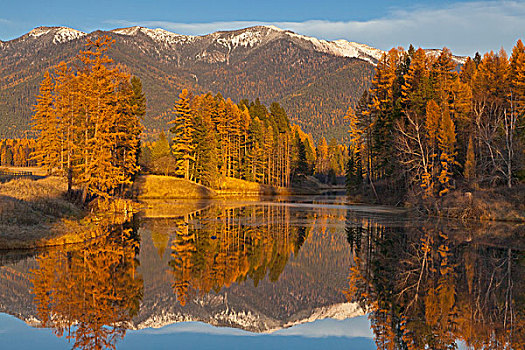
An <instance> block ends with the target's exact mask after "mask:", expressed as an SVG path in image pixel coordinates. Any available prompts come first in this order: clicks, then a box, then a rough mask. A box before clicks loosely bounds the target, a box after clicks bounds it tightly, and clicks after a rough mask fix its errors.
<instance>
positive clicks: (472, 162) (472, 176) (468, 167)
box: [463, 135, 476, 183]
mask: <svg viewBox="0 0 525 350" xmlns="http://www.w3.org/2000/svg"><path fill="white" fill-rule="evenodd" d="M463 175H464V176H465V179H466V180H467V181H468V182H469V183H473V182H474V181H475V180H476V156H475V154H474V142H473V140H472V135H471V136H470V137H469V140H468V148H467V160H466V162H465V166H464V172H463Z"/></svg>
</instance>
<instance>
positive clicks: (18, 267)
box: [0, 205, 361, 348]
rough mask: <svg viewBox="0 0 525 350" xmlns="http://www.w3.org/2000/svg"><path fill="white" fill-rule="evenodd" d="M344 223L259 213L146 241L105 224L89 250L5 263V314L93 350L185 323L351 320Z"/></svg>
mask: <svg viewBox="0 0 525 350" xmlns="http://www.w3.org/2000/svg"><path fill="white" fill-rule="evenodd" d="M343 218H344V211H342V210H325V211H323V210H319V209H318V210H304V209H297V208H293V207H287V206H276V205H256V206H250V207H246V208H237V209H225V208H223V207H212V208H211V209H207V210H204V211H201V212H199V213H196V214H193V215H188V216H186V217H182V218H179V219H169V220H155V221H152V220H151V221H145V222H144V223H143V224H142V226H141V227H140V229H138V230H131V229H129V228H126V225H119V226H117V227H115V226H111V227H110V226H108V225H106V226H105V225H104V224H100V225H99V226H98V227H97V228H96V229H95V230H98V231H101V230H103V229H107V234H106V235H102V237H100V238H98V239H96V240H93V241H92V242H89V243H86V244H83V245H77V246H66V247H62V248H60V249H49V250H47V251H44V252H33V253H28V254H27V255H25V256H18V257H17V256H7V255H3V258H2V260H1V261H2V264H3V266H2V267H0V279H1V280H2V281H1V283H0V286H1V287H0V311H2V312H7V313H9V314H13V315H15V316H17V317H19V318H21V319H23V320H26V322H28V323H30V324H32V325H35V326H47V327H53V328H54V329H55V332H56V333H57V334H58V335H61V334H65V335H66V336H67V337H71V338H73V339H74V341H75V343H76V344H77V345H79V346H81V347H83V348H89V347H90V344H91V345H93V344H95V343H97V342H99V343H100V344H104V346H106V347H113V346H114V344H115V342H116V340H117V339H118V338H120V337H122V336H124V334H125V329H126V328H134V329H137V328H145V327H161V326H163V325H166V324H171V323H174V322H180V321H203V322H207V323H210V324H212V325H217V326H231V327H239V328H243V329H246V330H250V331H254V332H267V331H272V330H275V329H279V328H282V327H287V326H290V325H293V324H296V323H301V322H309V321H313V320H315V319H319V318H325V317H333V318H339V319H344V318H348V317H352V316H355V315H358V314H361V311H360V310H359V308H358V307H357V306H356V304H351V303H347V302H346V300H345V298H344V295H343V294H342V293H341V291H342V289H343V288H344V287H345V284H346V277H347V269H348V266H349V264H350V262H351V256H350V251H349V249H348V244H347V243H346V238H345V235H344V221H343V220H342V219H343ZM94 235H95V234H94ZM97 235H100V232H98V233H97ZM138 239H140V241H141V242H140V254H138V255H136V253H135V252H138V250H136V249H137V248H136V247H137V243H138ZM35 257H36V258H35ZM139 261H140V263H139ZM32 293H33V294H35V295H33V294H32ZM139 302H140V307H139ZM95 321H96V322H95ZM108 326H109V327H108ZM90 332H91V333H92V334H89V333H90Z"/></svg>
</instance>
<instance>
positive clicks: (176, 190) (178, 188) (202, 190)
mask: <svg viewBox="0 0 525 350" xmlns="http://www.w3.org/2000/svg"><path fill="white" fill-rule="evenodd" d="M134 193H135V196H136V197H137V198H139V199H145V198H158V199H164V198H171V199H175V198H194V199H196V198H213V197H215V196H216V193H215V192H214V191H213V190H211V189H209V188H207V187H205V186H202V185H199V184H196V183H194V182H191V181H187V180H184V179H181V178H178V177H173V176H162V175H143V176H139V178H138V179H137V180H136V181H135V184H134Z"/></svg>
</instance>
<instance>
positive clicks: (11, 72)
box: [0, 27, 380, 140]
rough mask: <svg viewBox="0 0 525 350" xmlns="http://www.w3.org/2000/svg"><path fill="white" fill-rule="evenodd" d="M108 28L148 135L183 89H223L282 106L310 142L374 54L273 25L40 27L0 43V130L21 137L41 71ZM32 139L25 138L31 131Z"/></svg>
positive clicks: (334, 121)
mask: <svg viewBox="0 0 525 350" xmlns="http://www.w3.org/2000/svg"><path fill="white" fill-rule="evenodd" d="M100 35H109V36H111V38H112V39H114V40H115V44H114V45H113V46H112V47H111V49H110V50H109V51H108V56H109V57H111V58H112V59H114V60H115V62H116V63H119V64H122V65H125V66H126V67H127V70H128V73H131V74H132V75H135V76H137V77H139V78H140V79H141V80H142V83H143V88H144V92H145V95H146V98H147V100H148V110H147V114H146V117H145V120H144V124H145V126H146V128H147V130H146V134H148V133H152V132H154V133H158V132H159V131H160V129H162V128H163V127H164V125H165V122H166V121H168V120H169V117H167V115H166V113H165V112H167V111H168V110H169V109H170V108H172V107H173V101H174V100H175V99H176V97H177V96H178V94H179V93H180V92H181V91H182V90H183V89H188V90H189V91H190V92H192V93H194V94H200V93H207V92H211V93H213V94H217V93H221V94H222V95H223V96H228V97H230V98H231V99H232V100H233V101H234V102H239V101H240V100H241V99H245V98H246V99H249V100H255V98H259V99H260V101H261V103H264V104H266V105H270V104H271V103H272V102H278V103H280V104H281V105H282V106H283V108H284V109H285V110H286V112H287V113H288V115H289V116H290V120H291V122H292V123H296V124H298V125H299V126H301V128H302V129H303V130H305V132H310V133H312V134H313V136H314V138H315V139H318V138H320V137H321V136H325V137H326V138H327V139H329V138H331V137H332V136H336V137H337V138H338V139H339V140H343V139H345V136H346V135H345V133H344V129H343V128H341V123H342V120H343V119H342V118H343V116H344V111H345V110H346V106H348V105H349V104H353V103H354V102H355V101H356V98H358V97H359V96H360V95H361V94H362V92H363V91H364V90H365V89H366V88H367V87H368V84H369V80H370V77H371V75H372V73H373V65H372V63H374V62H375V61H376V58H378V57H379V55H380V51H379V50H376V49H372V48H368V47H366V46H364V45H360V44H355V43H348V42H339V41H338V42H324V41H320V40H317V39H315V38H308V37H303V36H300V35H297V34H295V33H291V32H287V31H283V30H280V29H278V28H274V27H252V28H247V29H242V30H237V31H231V32H217V33H213V34H209V35H206V36H201V37H193V36H183V35H177V34H173V33H170V32H166V31H163V30H160V29H156V30H151V29H147V28H139V27H133V28H125V29H118V30H114V31H111V32H101V31H96V32H93V33H90V34H85V33H82V32H79V31H75V30H73V29H69V28H62V27H41V28H37V29H34V30H33V31H31V32H29V33H28V34H26V35H24V36H22V37H20V38H18V39H15V40H11V41H8V42H0V132H1V135H2V136H3V137H22V136H26V135H25V131H26V130H28V125H29V120H30V116H31V114H32V106H33V105H34V104H35V103H36V95H37V94H38V85H39V83H40V82H41V81H42V79H43V72H45V71H47V70H48V69H50V68H52V67H55V66H56V65H58V63H59V62H61V61H66V62H71V61H72V60H73V59H74V58H75V56H76V55H77V53H78V52H79V50H81V49H82V48H83V47H84V45H85V43H86V41H87V40H91V39H93V40H94V39H95V38H96V37H98V36H100ZM29 136H31V135H29Z"/></svg>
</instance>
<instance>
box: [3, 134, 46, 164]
mask: <svg viewBox="0 0 525 350" xmlns="http://www.w3.org/2000/svg"><path fill="white" fill-rule="evenodd" d="M35 148H36V140H35V139H3V140H0V165H1V166H15V167H31V166H36V165H37V162H36V161H35V160H34V159H33V158H32V157H31V154H32V153H33V152H34V151H35Z"/></svg>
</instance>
